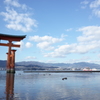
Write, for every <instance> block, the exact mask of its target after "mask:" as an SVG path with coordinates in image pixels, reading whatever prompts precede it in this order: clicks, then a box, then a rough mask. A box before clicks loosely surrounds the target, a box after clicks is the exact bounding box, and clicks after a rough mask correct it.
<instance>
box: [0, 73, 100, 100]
mask: <svg viewBox="0 0 100 100" xmlns="http://www.w3.org/2000/svg"><path fill="white" fill-rule="evenodd" d="M63 77H67V80H62V78H63ZM0 100H100V73H24V72H22V71H17V72H16V73H15V75H13V74H6V72H5V71H0Z"/></svg>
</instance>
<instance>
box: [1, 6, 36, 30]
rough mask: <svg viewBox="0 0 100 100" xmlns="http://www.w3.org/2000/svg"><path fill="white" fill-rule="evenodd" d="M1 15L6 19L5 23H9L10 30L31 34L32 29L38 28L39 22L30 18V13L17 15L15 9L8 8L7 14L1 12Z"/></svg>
mask: <svg viewBox="0 0 100 100" xmlns="http://www.w3.org/2000/svg"><path fill="white" fill-rule="evenodd" d="M0 14H1V15H2V16H4V17H5V18H4V21H5V22H7V23H8V24H7V25H6V27H7V28H9V29H14V30H21V31H23V32H29V31H31V30H32V27H37V21H36V20H35V19H32V18H30V15H29V14H28V13H25V14H24V13H17V12H16V11H15V10H14V9H10V8H8V7H7V8H6V12H1V13H0Z"/></svg>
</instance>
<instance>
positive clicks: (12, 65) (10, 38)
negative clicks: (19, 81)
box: [0, 34, 26, 73]
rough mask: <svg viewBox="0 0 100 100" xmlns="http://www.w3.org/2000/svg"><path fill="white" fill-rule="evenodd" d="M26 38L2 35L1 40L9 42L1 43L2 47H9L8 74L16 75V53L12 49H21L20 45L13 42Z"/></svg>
mask: <svg viewBox="0 0 100 100" xmlns="http://www.w3.org/2000/svg"><path fill="white" fill-rule="evenodd" d="M25 37H26V35H24V36H16V35H7V34H0V40H7V41H8V42H9V43H7V44H6V43H0V46H8V53H7V68H6V69H7V73H15V51H16V50H12V49H11V47H20V45H15V44H13V43H12V42H13V41H21V40H23V39H24V38H25Z"/></svg>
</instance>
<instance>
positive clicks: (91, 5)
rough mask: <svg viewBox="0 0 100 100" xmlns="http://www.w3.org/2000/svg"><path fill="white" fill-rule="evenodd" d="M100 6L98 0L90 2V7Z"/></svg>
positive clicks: (99, 0)
mask: <svg viewBox="0 0 100 100" xmlns="http://www.w3.org/2000/svg"><path fill="white" fill-rule="evenodd" d="M99 6H100V0H94V1H92V2H91V4H90V8H98V7H99Z"/></svg>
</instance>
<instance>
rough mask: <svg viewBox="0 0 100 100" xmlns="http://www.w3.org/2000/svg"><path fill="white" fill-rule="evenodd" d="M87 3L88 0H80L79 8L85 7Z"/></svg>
mask: <svg viewBox="0 0 100 100" xmlns="http://www.w3.org/2000/svg"><path fill="white" fill-rule="evenodd" d="M88 3H89V1H87V0H84V1H82V2H81V8H82V9H85V8H86V7H87V5H88Z"/></svg>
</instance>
